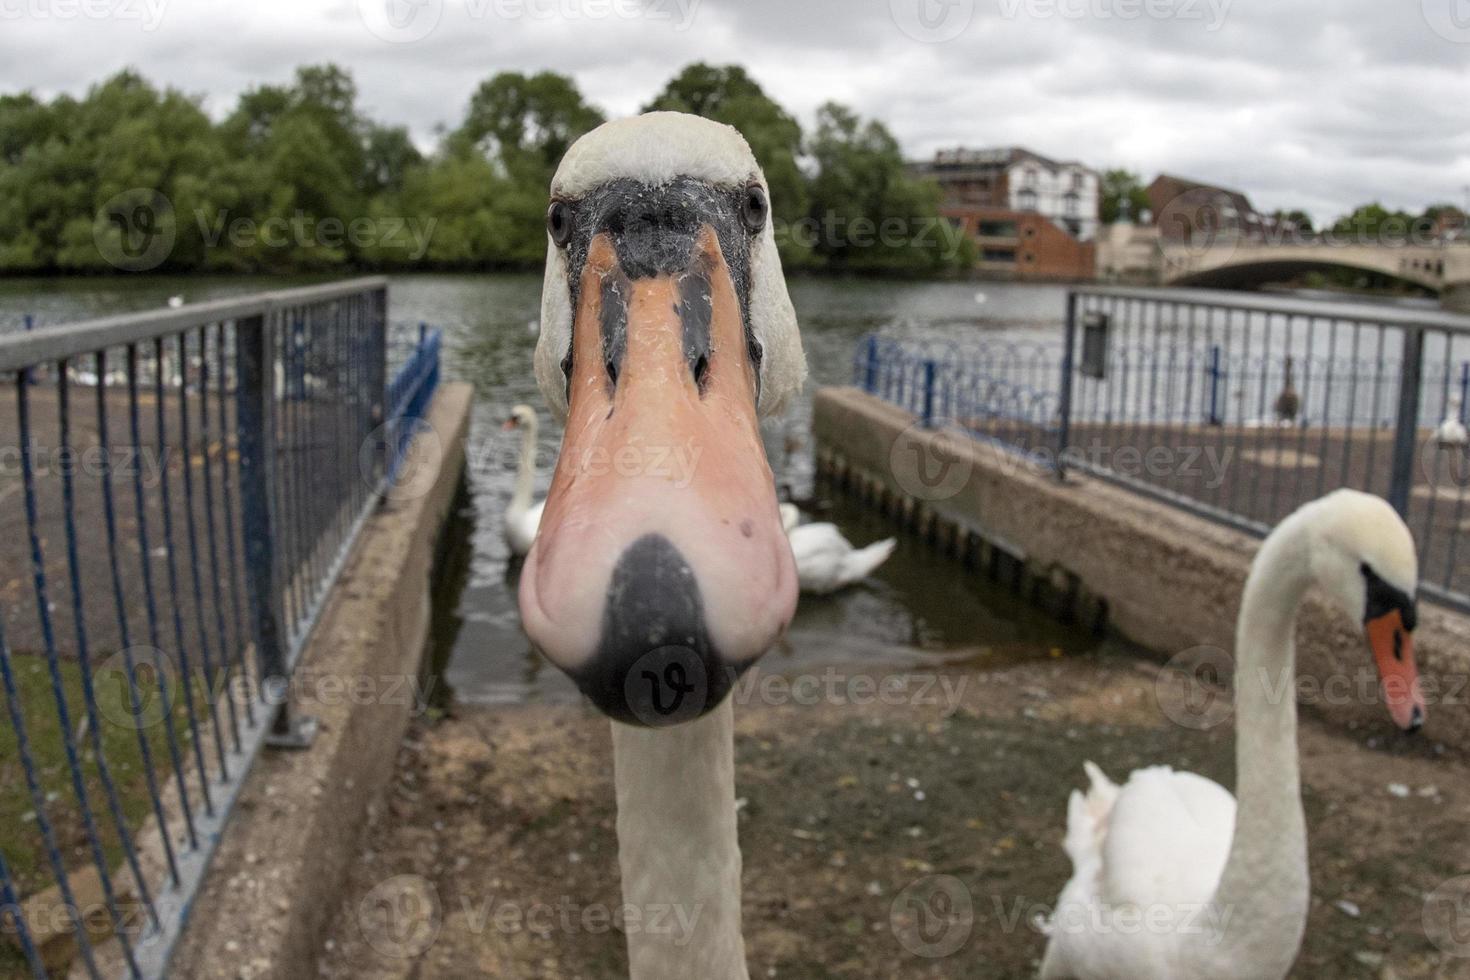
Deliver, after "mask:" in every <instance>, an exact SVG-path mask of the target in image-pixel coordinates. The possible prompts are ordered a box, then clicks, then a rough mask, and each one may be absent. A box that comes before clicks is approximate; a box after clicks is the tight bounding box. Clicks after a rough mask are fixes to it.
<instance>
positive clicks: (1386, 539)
mask: <svg viewBox="0 0 1470 980" xmlns="http://www.w3.org/2000/svg"><path fill="white" fill-rule="evenodd" d="M1308 509H1309V510H1311V511H1314V512H1315V518H1316V519H1315V520H1314V521H1313V522H1312V524H1311V526H1312V529H1313V530H1312V533H1313V544H1314V547H1313V548H1312V551H1311V554H1312V572H1313V574H1314V575H1315V577H1316V578H1317V580H1318V581H1319V582H1320V583H1322V585H1323V586H1324V587H1325V588H1326V590H1327V594H1328V595H1329V596H1330V597H1331V598H1332V599H1333V601H1334V602H1335V603H1336V604H1337V605H1338V606H1340V607H1341V608H1342V609H1343V610H1344V611H1345V612H1346V613H1347V614H1348V615H1350V616H1352V617H1353V618H1354V621H1356V622H1361V623H1362V624H1363V628H1364V630H1365V631H1366V633H1367V637H1368V644H1369V647H1370V648H1371V649H1372V652H1373V661H1374V665H1375V666H1376V667H1377V669H1378V673H1379V676H1380V677H1381V678H1382V681H1383V690H1384V700H1385V701H1386V703H1387V704H1388V709H1389V712H1390V714H1392V715H1393V720H1394V722H1395V724H1397V725H1398V726H1399V727H1400V728H1402V729H1405V730H1406V731H1413V730H1416V729H1418V728H1419V727H1420V726H1422V725H1423V723H1424V714H1425V711H1424V696H1423V693H1422V691H1421V689H1420V683H1419V673H1418V667H1417V665H1416V664H1415V660H1414V630H1415V628H1416V627H1417V626H1418V583H1419V561H1418V557H1417V553H1416V551H1415V547H1414V538H1413V535H1412V534H1411V533H1410V531H1409V528H1408V527H1407V526H1406V525H1405V524H1404V522H1403V519H1402V518H1400V517H1399V515H1398V513H1397V512H1396V511H1395V510H1394V509H1393V507H1391V506H1390V505H1389V504H1388V502H1387V501H1385V500H1383V499H1381V498H1379V497H1375V496H1372V495H1370V494H1365V493H1358V492H1356V491H1353V490H1339V491H1338V492H1337V493H1334V494H1331V495H1330V496H1328V497H1326V498H1324V499H1323V500H1321V501H1318V502H1317V503H1315V504H1311V505H1309V506H1308Z"/></svg>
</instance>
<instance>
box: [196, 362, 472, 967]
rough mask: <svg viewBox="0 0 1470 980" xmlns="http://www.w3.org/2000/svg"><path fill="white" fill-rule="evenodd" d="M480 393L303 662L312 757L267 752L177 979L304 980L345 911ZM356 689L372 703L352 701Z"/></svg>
mask: <svg viewBox="0 0 1470 980" xmlns="http://www.w3.org/2000/svg"><path fill="white" fill-rule="evenodd" d="M470 399H471V389H470V387H469V386H468V385H461V384H447V385H444V386H443V387H441V388H440V390H439V392H438V394H437V395H436V396H435V399H434V403H433V405H432V406H431V407H430V411H429V413H428V419H427V421H428V422H429V425H430V433H429V434H428V435H427V437H426V436H425V435H420V436H419V437H418V439H417V441H416V443H415V446H414V448H413V450H412V451H411V452H412V454H413V455H412V456H411V459H412V460H413V465H408V466H406V469H405V475H404V476H402V477H400V483H399V487H400V488H404V487H406V486H407V487H409V489H407V490H406V491H402V490H401V491H399V492H394V493H391V494H390V497H389V500H388V501H387V502H385V503H384V505H383V506H382V508H381V509H380V510H379V511H378V513H376V514H374V515H373V517H372V518H371V519H370V521H369V522H368V524H367V526H366V528H365V529H364V531H363V534H362V537H361V538H360V540H359V543H358V545H357V547H356V549H355V552H354V554H353V555H352V557H351V560H350V562H349V564H348V566H347V568H346V570H345V571H344V573H343V576H342V579H341V580H340V582H339V584H338V586H337V588H336V590H335V592H334V593H333V596H332V599H331V602H330V605H329V606H328V608H327V610H326V611H325V613H324V615H323V618H322V621H321V622H320V624H319V625H318V627H317V630H316V633H315V635H314V636H313V637H312V640H311V643H310V644H309V646H308V647H307V649H306V651H305V653H304V654H303V658H302V663H301V667H300V668H299V669H298V671H297V678H296V681H295V685H294V687H293V692H294V696H293V703H294V704H295V706H296V707H297V708H298V709H299V710H300V711H302V712H304V713H306V714H310V715H314V716H315V717H316V718H318V719H319V721H320V722H321V733H320V734H319V735H318V736H317V740H316V743H315V744H314V745H313V746H312V747H311V748H310V749H308V750H306V751H302V752H267V753H265V754H264V755H262V756H261V757H260V759H259V760H258V762H257V763H256V765H255V768H254V769H253V770H252V771H251V774H250V776H249V778H248V780H247V781H246V785H245V788H244V789H243V790H242V792H241V796H240V801H239V804H238V806H237V808H236V811H235V815H234V816H233V817H232V819H231V822H230V825H229V833H228V834H227V835H226V836H225V839H224V841H223V842H222V843H221V845H220V849H219V852H218V853H217V854H216V856H215V859H214V863H213V865H212V866H211V868H210V872H209V876H208V878H207V879H206V881H205V885H204V887H203V889H202V890H201V892H200V894H199V896H198V898H197V899H196V901H195V907H194V909H193V911H192V913H191V915H190V917H189V925H188V927H187V930H186V932H185V934H184V936H183V939H182V940H181V942H180V945H179V948H178V950H177V951H176V952H175V954H174V957H173V961H172V963H171V964H170V974H171V975H172V976H176V977H188V978H190V980H214V978H219V980H225V978H228V980H261V978H272V980H300V978H304V977H312V976H315V975H316V955H317V952H318V951H319V950H320V949H321V944H322V942H323V936H324V935H325V930H326V929H327V928H328V927H329V926H330V924H331V922H332V919H333V917H334V916H335V914H336V912H337V907H338V905H339V903H340V901H341V895H342V886H343V883H344V882H345V880H346V874H347V871H348V868H349V866H350V862H351V861H353V860H355V859H356V858H357V855H358V846H359V842H360V833H361V830H362V828H363V827H364V826H365V825H366V822H367V818H368V814H369V808H370V807H372V806H375V805H376V804H377V801H378V799H379V797H380V795H381V793H382V790H383V788H384V787H385V786H386V785H387V783H388V781H389V779H390V778H391V777H392V774H393V770H394V765H395V762H396V760H397V756H398V745H399V742H400V741H401V740H402V739H403V736H404V733H405V732H406V730H407V728H408V723H409V720H410V718H411V716H412V713H413V711H414V709H415V707H416V704H415V699H414V696H413V694H414V692H415V691H416V690H417V681H418V677H419V670H420V664H421V660H422V656H423V653H424V650H425V648H426V641H427V639H428V631H429V620H430V616H429V608H430V603H429V581H430V574H431V572H432V571H433V561H434V553H435V543H436V541H437V539H438V536H439V532H440V529H441V528H442V527H443V525H444V523H445V521H446V519H447V517H448V515H449V508H450V506H451V505H452V503H453V500H454V494H455V491H456V489H457V488H458V486H459V481H460V478H461V474H462V473H463V471H464V463H465V449H464V442H465V435H466V432H467V429H468V425H469V412H470ZM354 684H357V685H358V687H357V688H356V689H355V690H356V691H358V692H362V693H361V694H351V695H349V694H347V693H346V692H349V691H353V690H354V687H353V685H354Z"/></svg>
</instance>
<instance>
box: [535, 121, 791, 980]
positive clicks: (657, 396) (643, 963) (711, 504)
mask: <svg viewBox="0 0 1470 980" xmlns="http://www.w3.org/2000/svg"><path fill="white" fill-rule="evenodd" d="M768 194H769V192H768V190H767V187H766V182H765V178H764V177H763V176H762V175H761V171H760V167H759V166H758V165H757V164H756V161H755V157H754V155H753V154H752V153H751V151H750V147H749V146H748V145H747V144H746V142H745V140H744V139H743V138H742V137H741V136H740V134H739V133H737V132H736V131H735V130H734V129H732V128H730V127H728V126H724V125H720V124H718V123H715V122H711V121H710V120H707V119H701V118H698V117H696V116H689V115H683V114H679V113H667V112H659V113H649V114H647V115H643V116H638V117H636V118H632V119H624V120H619V121H616V122H611V123H607V124H605V125H603V126H601V127H599V128H598V129H596V130H594V131H592V132H591V133H589V134H587V135H586V136H583V137H582V138H581V139H579V140H578V141H577V142H576V143H575V144H573V146H572V147H571V148H570V149H569V150H568V151H567V154H566V156H565V157H564V158H563V160H562V162H561V165H560V166H559V167H558V169H557V172H556V176H555V177H554V178H553V180H552V185H551V203H550V207H549V208H548V210H547V231H548V248H547V260H546V279H545V287H544V289H543V292H542V315H541V332H540V337H539V339H538V341H537V347H536V358H535V364H536V378H537V381H538V382H539V384H540V388H541V392H542V394H543V395H544V396H545V398H546V401H547V404H548V405H549V406H550V408H551V412H552V414H553V416H554V417H557V418H560V419H564V420H565V422H566V427H565V430H564V434H563V437H562V445H561V452H560V455H559V457H558V460H557V465H556V471H555V473H554V474H553V476H552V481H551V487H550V490H549V491H548V493H547V496H546V506H545V509H544V511H543V512H542V515H541V521H540V527H539V529H538V532H537V535H536V538H535V543H534V544H533V546H532V547H531V551H530V553H529V554H528V555H527V556H526V563H525V566H524V568H523V569H522V571H521V577H520V610H521V621H522V624H523V625H524V627H525V630H526V634H527V635H528V636H529V637H530V639H531V641H532V643H533V644H534V645H535V646H536V647H537V649H539V650H540V651H541V653H542V654H543V655H544V656H545V657H546V658H547V659H548V660H550V661H551V662H552V663H553V664H555V665H556V666H557V667H559V668H561V669H562V670H564V671H565V672H566V673H567V674H568V675H569V676H571V678H572V679H573V680H574V681H576V683H577V686H578V687H579V688H580V689H581V691H582V692H583V694H584V695H586V697H587V698H588V699H589V700H590V701H591V702H592V703H593V704H594V705H596V706H597V707H598V708H599V709H600V710H601V711H602V712H603V713H604V714H606V715H607V716H608V717H609V718H611V719H612V755H613V777H614V784H615V786H616V792H617V806H618V816H617V835H618V863H619V866H620V869H621V872H622V873H621V881H622V893H623V903H624V905H625V907H629V908H632V909H635V910H650V909H664V910H668V909H673V910H679V911H681V914H683V915H685V916H687V918H686V919H685V920H684V921H682V922H681V923H679V924H677V927H669V928H663V929H652V928H644V929H629V930H627V936H626V941H627V949H628V965H629V972H630V974H631V976H632V977H633V978H634V980H696V978H697V980H748V977H749V973H748V970H747V966H746V961H745V944H744V939H743V938H742V935H741V887H740V880H741V865H742V858H741V854H740V844H739V840H738V834H737V826H736V804H735V741H734V710H733V707H732V705H731V703H730V701H731V699H730V698H729V696H728V695H729V693H730V691H731V689H732V687H733V685H734V683H735V681H734V678H736V677H737V676H738V675H739V673H740V672H741V671H743V670H745V669H747V668H749V667H750V666H751V665H752V664H753V663H754V662H755V660H756V659H757V658H759V657H760V656H761V655H762V654H764V653H765V652H766V651H767V650H768V649H770V647H771V646H772V645H773V644H774V643H775V641H776V640H777V639H778V638H779V636H780V635H781V633H782V632H783V631H784V630H785V629H786V627H787V626H788V625H789V624H790V622H791V617H792V615H793V614H794V613H795V610H796V600H797V581H796V566H795V562H794V561H793V559H792V554H791V546H790V544H789V543H788V541H787V539H786V536H785V534H784V533H783V531H782V528H781V517H780V513H779V511H778V510H777V505H776V488H775V480H774V478H773V477H772V475H771V468H770V464H769V462H768V461H767V459H766V454H765V449H764V446H763V445H762V443H761V431H760V419H761V418H762V417H766V418H770V417H773V416H777V415H780V414H781V413H782V412H783V411H784V409H785V406H786V405H787V403H788V402H789V401H790V400H791V398H792V397H794V396H795V395H796V394H797V393H799V392H800V391H801V387H802V382H803V380H804V378H805V376H806V362H805V358H804V357H803V355H802V352H801V338H800V336H799V333H798V331H797V325H796V314H795V312H794V311H793V309H792V306H791V299H790V296H789V295H788V293H787V289H786V281H785V277H784V276H783V274H782V271H781V261H780V258H779V256H778V253H777V250H776V241H775V231H774V228H775V226H774V222H773V221H772V220H771V219H770V213H769V211H770V208H769V204H768V200H769V197H768ZM527 444H528V445H529V440H528V442H527ZM522 486H524V487H529V483H528V482H524V481H523V483H522ZM520 499H521V502H523V503H527V504H528V503H529V499H528V496H527V495H526V494H524V493H523V494H521V498H520ZM671 726H674V727H671Z"/></svg>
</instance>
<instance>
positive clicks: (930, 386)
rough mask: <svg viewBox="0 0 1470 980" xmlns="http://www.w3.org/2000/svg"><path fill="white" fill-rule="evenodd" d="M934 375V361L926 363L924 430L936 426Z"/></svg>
mask: <svg viewBox="0 0 1470 980" xmlns="http://www.w3.org/2000/svg"><path fill="white" fill-rule="evenodd" d="M934 374H935V365H934V362H933V361H928V360H926V361H925V362H924V416H923V418H924V428H926V429H927V428H929V427H931V426H932V425H933V424H934Z"/></svg>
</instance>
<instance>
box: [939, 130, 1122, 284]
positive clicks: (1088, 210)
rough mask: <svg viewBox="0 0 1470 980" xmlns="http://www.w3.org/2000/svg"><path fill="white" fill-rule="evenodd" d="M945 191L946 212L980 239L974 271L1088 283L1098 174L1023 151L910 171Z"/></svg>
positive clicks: (949, 155)
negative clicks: (1078, 280)
mask: <svg viewBox="0 0 1470 980" xmlns="http://www.w3.org/2000/svg"><path fill="white" fill-rule="evenodd" d="M911 170H912V172H913V173H914V174H915V175H916V176H920V177H924V178H927V179H929V180H933V181H935V182H936V183H938V184H939V187H940V189H941V191H942V192H943V195H944V197H943V202H942V206H941V208H940V213H941V214H943V215H944V216H945V217H946V218H948V219H949V220H950V222H951V223H952V224H954V225H955V226H956V227H958V228H963V229H964V230H965V232H966V233H967V234H969V235H970V236H971V237H972V238H973V239H974V241H975V244H976V246H977V249H978V252H979V257H978V260H977V263H976V269H977V270H979V271H982V272H985V273H987V274H989V275H994V276H998V277H1010V278H1016V279H1090V278H1092V277H1093V276H1094V274H1095V264H1096V258H1095V250H1094V246H1093V239H1094V238H1095V237H1096V235H1097V231H1098V195H1099V181H1098V177H1097V174H1096V173H1094V172H1093V171H1092V170H1090V169H1088V168H1087V167H1084V166H1083V165H1082V164H1080V163H1070V162H1059V161H1056V160H1052V159H1049V158H1047V157H1044V156H1042V155H1041V154H1039V153H1033V152H1032V151H1030V150H1026V149H1022V148H1020V147H1007V148H1004V149H997V150H965V149H957V150H941V151H940V152H939V153H937V154H935V156H934V159H933V160H932V161H926V162H923V163H917V164H914V165H912V167H911Z"/></svg>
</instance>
